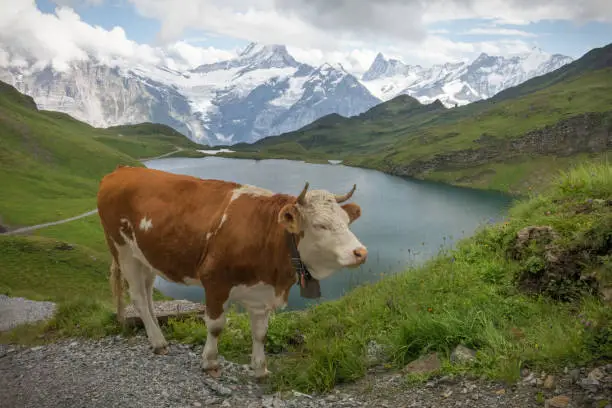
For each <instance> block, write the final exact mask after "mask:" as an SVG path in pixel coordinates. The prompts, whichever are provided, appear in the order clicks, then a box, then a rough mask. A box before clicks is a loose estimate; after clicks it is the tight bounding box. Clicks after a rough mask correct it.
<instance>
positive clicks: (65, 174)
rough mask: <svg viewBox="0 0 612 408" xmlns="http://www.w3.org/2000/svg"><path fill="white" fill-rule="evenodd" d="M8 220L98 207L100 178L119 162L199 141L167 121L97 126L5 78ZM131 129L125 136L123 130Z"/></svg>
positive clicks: (0, 121) (2, 164) (2, 136)
mask: <svg viewBox="0 0 612 408" xmlns="http://www.w3.org/2000/svg"><path fill="white" fill-rule="evenodd" d="M0 129H1V130H0V142H1V143H0V185H2V188H1V189H0V223H1V224H5V225H11V226H19V225H32V224H38V223H43V222H47V221H54V220H57V219H62V218H67V217H70V216H74V215H77V214H79V213H82V212H85V211H87V210H91V209H92V208H95V195H96V191H97V188H98V182H99V180H100V178H101V177H102V176H103V175H104V174H106V173H108V172H110V171H112V170H113V169H114V168H115V167H116V166H117V165H118V164H127V165H131V166H142V164H141V163H140V162H139V161H138V159H139V158H146V157H153V156H158V155H161V154H165V153H169V152H172V151H175V150H177V148H182V149H185V151H190V150H194V149H196V148H197V147H199V145H197V144H196V143H193V142H191V141H190V140H189V139H187V138H186V137H185V136H183V135H182V134H181V133H179V132H176V131H174V130H173V129H171V128H168V127H167V126H164V125H155V124H150V123H145V124H140V125H133V126H118V127H111V128H108V129H97V128H94V127H92V126H89V125H87V124H85V123H83V122H80V121H78V120H75V119H74V118H72V117H70V116H68V115H66V114H64V113H59V112H49V111H40V110H38V109H37V108H36V104H35V103H34V101H33V100H32V98H30V97H28V96H26V95H23V94H21V93H20V92H18V91H17V90H16V89H15V88H14V87H12V86H10V85H8V84H5V83H3V82H0ZM120 135H123V136H120Z"/></svg>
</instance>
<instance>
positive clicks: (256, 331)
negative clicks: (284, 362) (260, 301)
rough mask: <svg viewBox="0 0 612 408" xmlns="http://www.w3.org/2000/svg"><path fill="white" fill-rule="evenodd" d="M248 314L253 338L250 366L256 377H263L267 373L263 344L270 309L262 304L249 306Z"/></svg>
mask: <svg viewBox="0 0 612 408" xmlns="http://www.w3.org/2000/svg"><path fill="white" fill-rule="evenodd" d="M249 315H250V316H251V337H252V338H253V349H252V354H251V367H252V368H253V371H254V372H255V377H256V378H264V377H266V376H267V375H268V374H269V371H268V368H267V364H266V353H265V349H264V344H265V342H266V335H267V333H268V320H269V319H270V310H269V309H268V308H266V307H263V306H262V307H251V308H249Z"/></svg>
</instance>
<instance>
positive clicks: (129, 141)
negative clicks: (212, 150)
mask: <svg viewBox="0 0 612 408" xmlns="http://www.w3.org/2000/svg"><path fill="white" fill-rule="evenodd" d="M103 133H104V134H103V135H97V136H95V137H94V138H95V139H96V140H97V141H99V142H102V143H104V144H105V145H107V146H110V147H113V148H114V149H116V150H119V151H121V152H123V153H126V154H128V155H130V156H132V157H137V158H140V159H146V158H152V157H156V156H160V155H163V154H166V153H168V152H172V151H173V150H178V149H181V150H186V151H195V150H197V149H204V148H205V146H202V145H199V144H197V143H195V142H192V141H191V140H190V139H188V138H187V137H185V135H183V134H182V133H180V132H178V131H176V130H174V129H172V128H171V127H169V126H166V125H160V124H156V123H141V124H138V125H127V126H112V127H109V128H106V129H105V131H104V132H103Z"/></svg>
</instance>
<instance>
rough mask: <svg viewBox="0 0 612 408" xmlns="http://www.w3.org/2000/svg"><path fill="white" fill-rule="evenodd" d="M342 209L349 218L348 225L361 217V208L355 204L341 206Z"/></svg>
mask: <svg viewBox="0 0 612 408" xmlns="http://www.w3.org/2000/svg"><path fill="white" fill-rule="evenodd" d="M342 209H343V210H344V211H346V213H347V214H348V216H349V224H351V223H352V222H353V221H355V220H356V219H357V218H359V217H361V207H360V206H359V205H358V204H355V203H348V204H344V205H343V206H342Z"/></svg>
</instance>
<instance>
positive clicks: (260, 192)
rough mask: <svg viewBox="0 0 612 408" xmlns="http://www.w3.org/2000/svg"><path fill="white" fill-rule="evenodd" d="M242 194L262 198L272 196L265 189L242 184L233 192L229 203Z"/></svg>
mask: <svg viewBox="0 0 612 408" xmlns="http://www.w3.org/2000/svg"><path fill="white" fill-rule="evenodd" d="M243 194H248V195H251V196H263V197H270V196H273V195H274V193H273V192H272V191H270V190H267V189H265V188H261V187H257V186H251V185H249V184H243V185H242V186H240V187H238V188H237V189H235V190H234V192H233V193H232V198H231V199H230V202H232V201H234V200H235V199H237V198H238V197H240V196H241V195H243Z"/></svg>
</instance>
